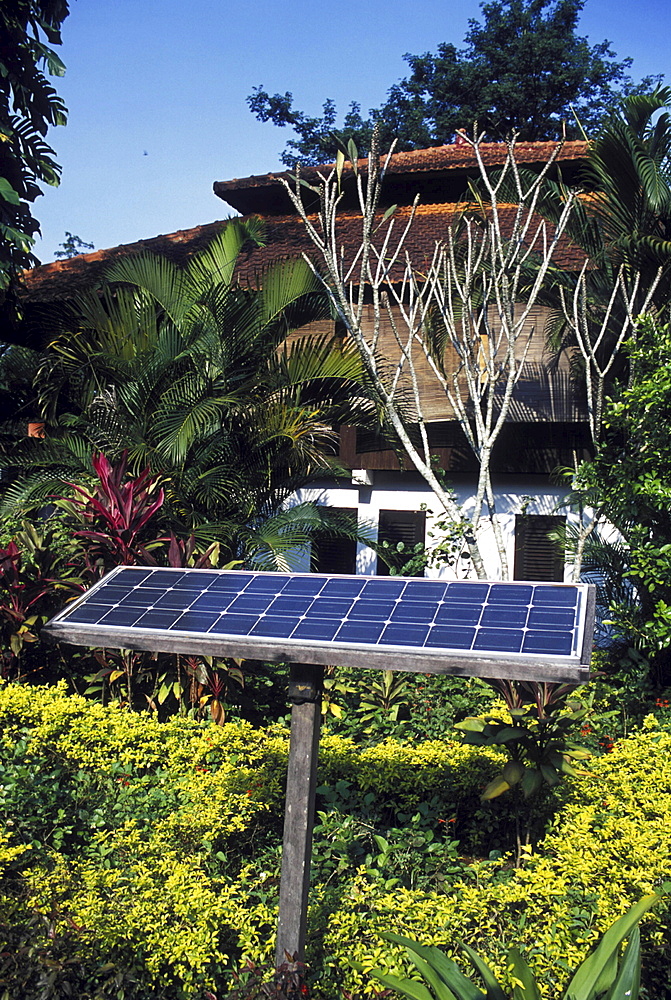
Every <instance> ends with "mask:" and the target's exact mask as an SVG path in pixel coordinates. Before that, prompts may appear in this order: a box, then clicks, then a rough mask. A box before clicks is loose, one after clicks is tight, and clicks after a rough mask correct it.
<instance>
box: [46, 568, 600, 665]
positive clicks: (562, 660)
mask: <svg viewBox="0 0 671 1000" xmlns="http://www.w3.org/2000/svg"><path fill="white" fill-rule="evenodd" d="M129 568H130V567H127V566H120V567H117V568H116V569H114V570H112V571H111V572H110V573H108V574H107V575H106V576H105V577H104V578H103V579H102V580H101V581H99V582H98V583H97V584H96V585H95V586H94V587H92V588H91V589H90V590H88V591H87V592H86V593H85V594H83V595H82V596H81V597H80V598H78V599H77V600H76V601H74V602H72V603H71V604H70V605H68V606H67V607H66V608H65V609H64V610H63V611H62V612H60V614H58V615H56V616H55V617H54V618H53V619H52V620H51V621H50V622H48V623H47V624H46V625H45V626H44V628H43V631H44V632H45V634H46V635H47V636H48V637H50V638H52V639H54V640H55V641H58V642H70V643H74V644H78V645H85V646H107V647H120V648H124V649H138V650H148V651H150V652H169V653H187V654H192V655H193V654H202V655H204V656H229V657H243V658H246V659H256V660H264V661H268V662H283V663H314V664H323V665H330V664H337V665H341V666H351V667H364V668H369V669H377V670H401V671H408V672H415V673H427V674H431V673H436V674H454V675H458V676H476V677H499V678H501V677H505V678H509V679H517V680H536V681H558V682H563V683H582V682H584V681H586V680H587V679H588V678H589V661H590V656H591V650H592V642H593V632H594V613H595V603H596V601H595V592H596V588H595V587H594V586H593V585H591V584H561V583H551V584H550V583H541V582H538V581H521V580H519V581H514V582H512V585H517V586H520V585H526V586H532V587H533V588H543V587H548V586H551V587H570V588H572V589H574V590H577V591H578V593H579V595H580V596H579V601H580V606H579V619H580V620H579V626H578V629H579V631H578V640H579V647H580V648H579V649H578V650H577V651H576V652H575V653H574V654H573V655H571V656H559V655H554V654H549V653H510V652H501V651H497V650H493V651H482V650H477V651H474V650H472V649H468V650H463V651H460V650H452V649H449V650H448V649H445V648H442V647H433V648H427V647H422V646H395V645H384V646H380V645H373V644H367V643H363V642H343V641H340V642H339V641H336V640H303V639H291V638H275V637H265V636H250V635H222V634H218V635H207V634H203V633H202V632H195V631H193V632H190V631H175V630H172V631H168V630H162V631H161V630H158V629H148V628H145V629H142V628H138V627H136V626H126V625H102V624H99V623H93V624H88V623H79V622H72V621H69V616H70V615H71V614H72V613H73V612H74V611H75V610H76V609H77V608H79V607H80V606H81V605H82V604H84V603H87V602H91V603H95V602H94V601H92V598H94V597H95V594H96V593H97V592H98V590H100V589H101V588H102V587H104V586H107V585H108V584H109V583H110V582H111V581H112V580H113V579H114V577H115V576H116V575H118V574H119V573H121V572H123V571H124V570H127V569H129ZM135 568H136V569H142V570H146V571H147V572H151V573H162V572H171V573H174V572H181V573H186V574H191V573H193V574H196V573H203V572H207V573H208V574H216V575H228V576H231V577H236V576H237V575H238V573H239V572H240V571H230V570H207V571H203V570H196V569H180V570H174V569H170V568H168V567H165V568H163V567H135ZM252 572H253V571H252ZM240 575H242V574H240ZM245 575H247V573H245ZM253 575H254V576H259V575H260V576H262V577H272V576H276V577H281V578H283V579H287V578H290V579H294V578H297V577H309V578H310V579H312V580H314V579H315V578H323V579H325V580H348V579H350V580H356V581H357V582H359V583H361V581H362V580H363V579H365V580H366V581H367V582H369V581H371V580H380V579H381V578H379V577H367V578H364V577H361V576H345V575H340V574H338V575H329V574H313V573H310V574H306V573H261V574H259V573H258V572H253ZM393 579H394V580H396V581H399V582H403V583H407V582H412V583H417V584H422V583H423V581H424V580H425V582H426V583H427V584H428V583H434V584H435V583H437V582H440V583H444V584H448V583H450V582H457V581H446V580H440V581H437V580H430V579H427V578H405V577H394V578H393ZM458 582H460V583H473V584H477V583H485V582H486V583H490V584H496V585H500V584H501V583H502V581H458Z"/></svg>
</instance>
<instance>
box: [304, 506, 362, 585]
mask: <svg viewBox="0 0 671 1000" xmlns="http://www.w3.org/2000/svg"><path fill="white" fill-rule="evenodd" d="M333 509H334V510H337V511H338V512H339V513H341V514H350V515H355V516H356V510H355V508H353V507H334V508H333ZM356 544H357V543H356V539H355V538H322V539H320V541H319V542H315V543H314V545H315V549H316V552H317V559H316V565H315V566H314V569H315V571H316V572H317V573H348V574H354V573H356Z"/></svg>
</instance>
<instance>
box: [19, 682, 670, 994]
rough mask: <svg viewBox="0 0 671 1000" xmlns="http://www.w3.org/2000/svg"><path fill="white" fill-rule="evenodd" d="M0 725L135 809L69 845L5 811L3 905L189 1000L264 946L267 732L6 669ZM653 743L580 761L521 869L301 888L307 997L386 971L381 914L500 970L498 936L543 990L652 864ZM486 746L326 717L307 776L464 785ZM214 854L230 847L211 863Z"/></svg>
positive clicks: (360, 987)
mask: <svg viewBox="0 0 671 1000" xmlns="http://www.w3.org/2000/svg"><path fill="white" fill-rule="evenodd" d="M0 732H1V733H2V735H1V736H0V754H1V755H2V758H3V759H6V760H9V759H10V757H11V754H12V753H13V752H14V749H15V748H16V746H17V745H18V744H19V742H20V741H24V742H25V743H26V745H27V747H28V749H27V750H26V752H25V759H26V760H27V761H28V762H30V761H33V762H34V765H35V766H36V767H37V766H45V767H47V766H50V762H52V761H57V762H59V766H61V765H65V766H66V767H67V768H69V769H70V770H71V771H72V772H73V773H77V772H79V773H83V772H85V773H86V774H87V775H90V776H92V778H93V779H95V780H98V779H99V780H100V782H101V783H102V785H101V787H103V789H105V788H106V789H108V790H109V787H110V785H111V786H112V787H114V785H115V783H119V785H120V788H121V789H123V792H124V794H127V795H134V796H135V799H134V800H133V801H134V802H137V804H138V815H137V817H134V816H130V815H129V814H125V815H124V818H123V821H122V822H119V823H116V824H115V822H114V818H113V816H111V817H110V820H109V822H107V823H104V824H103V825H102V826H101V827H100V828H99V829H96V830H93V829H92V830H91V834H90V837H89V838H88V840H86V843H85V846H84V847H82V846H81V844H80V845H79V846H77V847H76V849H75V848H72V849H66V847H63V848H62V849H55V848H54V847H53V846H49V845H47V847H46V849H45V848H44V845H42V847H40V846H39V845H37V846H28V845H26V843H22V842H20V840H19V839H17V835H16V834H12V832H11V830H12V828H11V827H8V830H7V833H6V835H5V837H4V839H3V840H2V841H1V842H0V874H1V875H3V876H4V879H3V882H2V886H3V888H4V903H3V906H2V913H3V914H5V920H7V919H9V918H8V917H7V916H6V915H7V914H8V913H10V911H11V913H12V919H13V920H15V921H19V922H20V921H21V920H22V919H23V920H25V921H28V918H29V916H30V914H31V913H33V912H35V911H37V912H40V913H43V914H45V915H48V916H49V917H50V918H52V919H53V921H54V923H53V926H54V928H55V933H56V935H57V936H58V935H59V934H68V935H69V937H70V939H72V941H73V942H74V943H73V948H74V955H75V956H76V957H77V958H81V961H82V962H89V963H93V964H94V965H95V963H98V965H100V964H103V963H113V964H115V966H116V967H121V966H123V965H124V963H126V964H127V965H128V967H129V968H132V970H133V975H134V976H136V978H138V980H139V981H140V982H141V983H144V984H145V985H146V988H147V990H148V991H150V990H151V989H154V988H156V989H157V990H158V989H159V987H160V989H161V990H162V991H163V992H162V993H161V996H163V995H164V996H166V997H169V998H174V1000H200V997H201V996H202V991H203V989H204V988H209V989H212V990H214V991H215V992H217V991H218V992H219V993H222V991H223V990H224V989H225V987H224V985H223V984H224V983H225V981H226V970H227V969H229V968H230V967H231V964H233V963H235V962H236V961H238V960H240V959H241V958H247V957H249V958H251V959H253V960H254V961H256V962H260V961H264V960H269V959H271V958H272V956H273V953H274V924H275V919H276V909H275V907H276V895H277V869H276V867H273V863H272V862H268V867H267V870H261V868H260V865H259V863H258V861H257V856H258V854H259V852H260V851H262V850H263V848H264V847H265V846H266V842H267V839H268V837H269V836H271V831H272V837H275V838H276V837H277V831H278V828H279V827H280V826H281V811H282V784H283V780H284V772H285V767H286V757H287V751H288V734H287V732H286V730H284V729H283V728H282V727H279V726H271V727H269V728H268V729H265V730H255V729H253V728H252V727H251V726H250V725H248V724H246V723H239V722H234V723H230V724H227V725H226V726H224V727H216V726H213V725H203V724H198V723H194V722H191V721H189V720H185V719H174V720H172V721H170V722H168V723H158V722H157V721H155V720H154V719H152V718H151V717H149V716H138V715H132V714H130V713H127V712H125V711H122V710H120V709H118V708H115V707H109V708H104V707H102V706H99V705H95V704H91V703H90V702H87V701H86V700H85V699H83V698H79V697H77V696H72V695H68V694H67V693H66V691H65V689H64V688H63V687H58V688H51V689H47V688H29V687H16V686H11V685H5V686H4V687H2V688H0ZM670 752H671V735H669V734H668V733H666V732H662V731H658V730H657V729H656V728H655V727H654V723H653V722H652V721H649V723H648V728H646V729H644V730H643V731H641V732H639V733H637V734H635V735H633V736H631V737H630V738H629V739H627V740H623V741H621V742H620V743H618V744H617V745H616V747H615V749H614V750H613V752H612V753H611V754H608V755H606V756H604V757H602V758H599V759H595V760H592V761H591V762H589V765H588V767H587V768H586V770H587V772H588V773H586V774H585V775H584V776H582V777H579V778H576V779H573V780H572V783H571V785H570V790H569V794H568V796H567V798H566V801H565V803H564V805H563V807H562V809H561V812H560V813H559V814H558V815H557V817H556V818H555V821H554V826H553V829H552V830H551V832H550V833H549V835H548V836H547V837H546V838H545V840H544V842H543V843H542V844H541V845H540V846H539V848H538V849H537V850H536V851H535V852H533V853H529V855H528V856H527V858H526V859H525V863H524V866H523V867H522V868H521V869H518V870H514V869H512V867H511V866H510V862H509V860H507V859H502V860H500V861H497V862H486V861H480V862H473V863H472V864H471V865H470V866H469V867H468V868H467V869H466V871H467V875H466V876H465V877H464V878H463V879H461V880H460V881H459V882H458V883H457V884H455V885H454V886H452V888H450V889H448V891H444V890H443V891H441V892H435V893H431V892H418V891H410V890H406V889H402V888H396V889H393V890H391V891H389V890H385V889H384V888H383V887H382V886H381V884H380V883H379V882H375V881H372V880H371V877H370V875H367V874H366V873H365V871H363V870H360V871H357V872H352V873H351V874H348V875H347V876H346V877H344V878H343V879H341V881H340V883H339V884H337V885H334V884H333V883H329V884H326V885H321V886H320V885H317V886H315V887H314V890H313V893H312V896H311V926H312V927H313V928H317V929H319V934H318V936H315V937H314V938H313V939H312V940H311V942H310V948H311V954H312V957H313V962H314V964H315V966H316V967H318V966H319V964H320V963H323V969H322V974H321V984H320V985H319V986H318V987H317V995H321V996H323V997H324V998H325V1000H326V998H328V1000H335V998H336V997H337V996H338V995H340V991H341V990H342V989H346V990H348V991H350V992H351V993H352V994H353V995H354V996H357V995H371V994H372V992H373V984H372V982H371V981H370V980H369V979H368V978H367V977H366V976H365V975H362V974H360V973H358V972H355V971H354V970H352V969H351V967H350V966H349V964H348V962H349V960H350V959H355V960H358V961H360V962H363V964H364V966H367V967H369V968H372V967H375V966H380V965H382V964H388V963H390V965H389V968H390V971H395V972H400V971H401V969H404V968H405V965H404V962H403V960H402V956H401V955H400V954H399V953H395V952H394V951H393V949H391V948H390V946H389V945H387V944H386V943H383V942H382V941H381V940H380V938H379V932H380V931H383V930H395V931H399V932H402V933H407V934H409V935H411V936H413V937H416V938H418V939H419V940H422V941H425V942H434V943H437V944H440V945H442V946H444V947H446V948H447V949H448V950H449V951H451V952H452V953H455V952H456V950H457V942H458V941H459V940H465V941H467V942H468V943H469V944H470V945H472V946H473V947H475V948H476V949H477V950H479V951H481V952H482V953H483V955H485V956H486V957H487V958H488V959H489V960H490V961H492V962H493V963H494V964H495V965H497V967H498V968H499V969H501V967H502V960H503V956H504V953H505V950H506V949H507V947H508V946H509V945H511V944H516V945H518V946H520V947H521V948H522V949H523V951H524V952H525V954H526V955H527V957H528V958H529V960H530V961H531V963H532V965H533V966H534V968H535V969H536V970H537V972H538V973H539V975H541V976H542V977H543V983H544V986H543V989H544V996H546V997H548V998H549V997H552V996H554V995H555V993H554V992H553V991H554V988H555V987H558V986H559V985H560V984H561V983H563V982H565V980H566V978H567V976H568V970H569V969H570V968H571V967H572V966H573V965H574V964H575V963H576V962H577V961H579V960H580V959H581V958H582V957H583V955H584V954H585V951H586V949H587V948H588V946H589V944H590V942H591V941H593V940H594V939H595V937H596V936H597V935H598V933H599V932H601V931H602V930H603V929H604V928H605V927H606V926H607V925H608V924H609V923H610V922H611V921H612V920H613V919H614V918H615V917H616V916H617V915H619V914H620V913H622V912H623V911H624V910H625V909H626V908H627V906H628V905H629V904H630V903H631V902H632V901H633V900H635V899H637V898H638V897H639V896H640V895H642V894H643V893H645V892H648V891H650V890H651V889H654V888H655V887H656V886H657V885H658V884H659V883H660V882H662V881H664V880H666V879H671V753H670ZM499 762H500V757H498V756H497V755H496V754H495V753H493V752H491V753H485V754H483V753H482V752H481V751H478V750H477V749H476V748H472V747H465V746H461V745H460V744H455V743H452V742H449V741H445V742H439V741H432V742H427V743H423V744H414V745H406V744H403V743H400V742H397V741H391V740H390V741H387V742H386V743H384V744H382V745H380V746H377V747H372V748H367V749H364V750H362V749H360V748H357V747H356V746H355V745H354V744H353V743H352V741H351V740H349V739H344V738H342V737H337V736H334V735H331V734H329V733H328V732H326V733H325V734H324V737H323V743H322V752H321V769H322V780H324V781H330V782H333V781H335V780H338V779H339V778H345V779H346V780H348V781H350V782H352V784H355V785H357V786H358V787H359V788H361V789H364V790H368V789H369V790H371V791H372V792H374V794H375V795H376V796H379V797H380V798H382V799H385V798H386V797H388V796H393V797H394V798H395V799H396V800H402V801H404V802H407V803H408V804H413V803H417V802H419V801H421V800H422V799H428V798H430V797H431V796H433V795H436V794H438V795H442V796H445V793H446V789H447V791H448V793H449V794H448V795H447V798H448V799H449V795H450V794H453V795H454V796H458V795H461V796H462V797H463V799H464V800H465V801H470V800H473V798H474V796H475V795H476V793H477V791H478V789H479V788H481V787H482V785H483V784H484V783H486V781H487V780H488V778H489V777H490V776H491V774H492V772H493V771H494V769H495V768H496V767H497V766H498V765H499ZM105 782H107V784H105ZM124 783H126V784H124ZM126 785H127V786H128V787H126ZM145 789H147V790H148V792H147V794H149V791H151V794H152V795H154V796H159V798H160V796H161V795H162V794H163V789H165V793H166V795H168V794H169V796H170V797H171V798H170V802H172V803H174V805H173V806H171V808H170V809H165V808H164V809H163V810H162V811H161V810H159V811H158V812H157V813H156V817H157V818H156V819H155V820H154V819H152V818H151V817H150V818H149V819H147V817H143V815H142V810H141V809H140V805H141V803H142V801H143V795H144V794H145ZM110 801H112V799H111V800H110ZM220 853H221V856H222V858H224V856H226V857H227V858H228V859H229V860H228V861H226V860H225V859H224V860H221V861H219V860H218V856H219V854H220ZM31 858H32V861H31ZM231 859H232V860H231ZM667 932H668V913H667V912H666V911H665V910H661V911H660V912H658V913H656V914H655V915H653V917H652V918H651V919H650V921H648V925H647V929H646V930H645V932H644V939H645V942H646V944H645V947H646V959H645V962H646V968H647V970H648V972H647V975H648V977H649V978H650V977H652V978H651V982H652V983H653V985H654V987H655V989H656V990H657V992H653V993H652V994H651V995H652V996H654V998H655V1000H666V998H667V997H668V996H671V993H665V992H664V990H663V986H660V985H659V984H660V982H661V980H659V977H657V972H656V971H655V970H656V969H657V967H658V966H659V968H665V967H666V966H665V964H664V963H665V960H666V959H668V956H667V955H665V953H664V951H663V947H664V945H663V936H664V934H665V933H667ZM667 964H668V963H667ZM656 977H657V978H656ZM2 985H3V984H2V983H1V982H0V986H2ZM320 991H321V992H320ZM1 995H2V990H0V996H1ZM9 995H10V996H11V995H12V994H11V992H10V994H9ZM17 995H19V994H17ZM21 995H24V996H25V997H26V1000H32V997H31V995H30V994H29V993H27V992H24V993H22V994H21ZM35 995H37V994H35ZM139 995H141V994H139ZM148 995H150V994H149V993H148Z"/></svg>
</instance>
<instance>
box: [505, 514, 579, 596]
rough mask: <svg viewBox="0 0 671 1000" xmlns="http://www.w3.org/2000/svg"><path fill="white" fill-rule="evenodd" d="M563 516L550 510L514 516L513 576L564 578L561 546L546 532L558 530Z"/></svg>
mask: <svg viewBox="0 0 671 1000" xmlns="http://www.w3.org/2000/svg"><path fill="white" fill-rule="evenodd" d="M565 525H566V518H565V517H561V516H555V515H551V514H518V515H517V516H516V517H515V571H514V578H515V580H547V581H556V582H558V583H560V582H561V581H563V579H564V547H563V545H562V543H561V542H557V541H553V540H552V539H551V538H550V537H549V535H550V533H551V532H552V533H554V532H557V531H559V532H561V533H562V534H563V531H562V529H563V528H564V527H565Z"/></svg>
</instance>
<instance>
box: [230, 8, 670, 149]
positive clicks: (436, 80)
mask: <svg viewBox="0 0 671 1000" xmlns="http://www.w3.org/2000/svg"><path fill="white" fill-rule="evenodd" d="M584 2H585V0H492V2H490V3H482V5H481V10H482V15H483V16H482V21H481V22H480V21H476V20H474V19H472V20H471V21H470V22H469V30H468V32H467V34H466V37H465V39H464V47H463V48H461V49H457V48H456V47H455V46H454V45H453V44H451V43H441V44H440V45H439V46H438V50H437V52H436V53H435V54H433V53H430V52H426V53H424V55H420V56H416V55H410V54H406V55H405V56H404V58H405V60H406V61H407V63H408V64H409V66H410V69H411V71H412V72H411V74H410V76H408V77H406V78H405V79H403V80H402V81H401V82H400V83H398V84H394V86H392V87H391V89H390V90H389V92H388V95H387V101H386V103H385V104H384V105H383V106H382V107H381V108H375V109H372V110H371V111H370V112H369V117H368V118H367V119H364V118H363V117H362V115H361V108H360V106H359V105H358V104H356V103H353V104H351V105H350V109H349V112H348V113H347V115H346V116H345V119H344V122H343V127H342V130H341V133H342V134H343V135H344V137H345V138H346V139H349V138H353V139H354V141H355V143H356V144H357V146H358V148H359V151H360V152H367V151H368V148H369V144H370V134H371V131H372V128H373V125H374V124H375V123H376V122H377V123H378V124H379V126H380V128H381V130H382V147H383V148H384V147H385V145H387V146H388V145H390V144H391V142H392V140H394V139H396V140H397V143H398V145H397V149H421V148H424V147H426V146H436V145H443V144H444V143H448V142H452V141H453V136H454V133H455V132H456V130H457V129H460V128H467V129H469V128H470V127H471V126H472V124H473V122H475V121H477V122H478V123H479V126H480V127H481V128H484V129H486V131H487V134H488V136H489V137H490V138H491V139H500V138H502V137H504V136H505V135H507V134H508V133H510V132H512V131H517V132H519V134H520V137H521V138H522V139H526V140H538V139H556V138H558V137H559V136H560V135H561V134H562V130H563V127H564V125H563V123H564V122H566V123H567V129H568V132H569V134H575V135H579V134H580V127H579V126H578V124H577V122H576V116H577V118H578V119H579V121H580V125H581V126H582V128H583V129H585V130H586V131H588V132H589V131H590V130H591V129H593V128H594V127H595V126H596V124H597V123H598V122H599V121H600V119H601V118H602V117H603V115H604V113H605V112H606V111H608V110H609V109H611V108H612V107H613V106H614V105H615V104H616V103H617V102H618V101H619V100H620V99H621V98H622V97H623V96H624V95H625V94H627V93H631V92H633V91H637V90H639V91H640V90H648V89H651V87H652V86H653V84H654V82H655V80H652V79H651V78H646V79H645V80H643V81H641V83H640V84H639V85H638V86H636V87H635V86H634V84H633V81H632V80H631V78H630V77H629V76H628V73H627V70H628V69H629V66H630V65H631V59H625V60H623V61H622V62H618V61H617V60H616V58H615V54H614V53H613V51H612V49H611V47H610V43H609V42H607V41H604V42H601V43H600V44H598V45H590V43H589V41H588V40H587V39H586V38H584V37H581V36H580V35H578V34H577V33H576V31H577V25H578V19H579V16H580V12H581V10H582V8H583V6H584ZM247 100H248V103H249V106H250V108H251V110H252V112H253V113H254V114H255V115H256V116H257V118H259V119H260V120H261V121H272V122H273V124H275V125H280V126H286V125H290V126H291V127H292V128H293V130H294V132H295V133H296V135H297V137H298V138H296V139H291V140H289V142H288V143H287V149H286V150H285V152H284V154H283V156H282V159H283V161H284V162H285V163H286V164H287V165H288V166H293V165H294V164H295V163H297V162H298V161H300V162H302V163H306V164H308V163H324V162H327V161H329V160H332V159H333V157H334V154H335V150H336V142H335V141H334V136H333V133H334V129H335V125H336V108H335V105H334V103H333V101H332V100H327V101H326V102H325V103H324V107H323V115H322V116H321V117H310V116H309V115H306V114H305V113H304V112H302V111H298V110H296V109H295V108H294V106H293V97H292V95H291V94H290V93H285V94H274V95H272V96H271V95H270V94H268V93H267V92H266V91H265V90H264V89H263V87H262V86H259V87H256V88H255V90H254V92H253V93H252V94H251V95H250V96H249V97H248V98H247Z"/></svg>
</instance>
